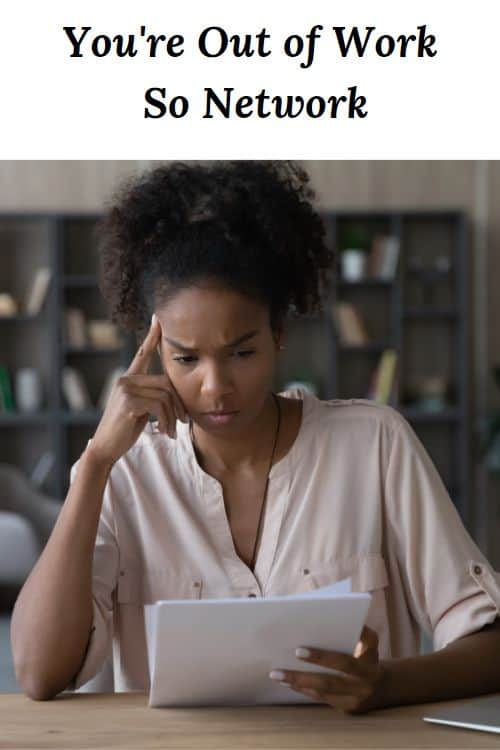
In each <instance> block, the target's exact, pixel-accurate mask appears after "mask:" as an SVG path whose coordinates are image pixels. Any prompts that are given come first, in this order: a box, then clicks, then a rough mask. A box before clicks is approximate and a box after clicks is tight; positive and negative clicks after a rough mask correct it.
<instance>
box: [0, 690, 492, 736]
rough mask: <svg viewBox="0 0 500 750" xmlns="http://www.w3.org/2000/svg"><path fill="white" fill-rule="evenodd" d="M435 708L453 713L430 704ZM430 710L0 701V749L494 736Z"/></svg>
mask: <svg viewBox="0 0 500 750" xmlns="http://www.w3.org/2000/svg"><path fill="white" fill-rule="evenodd" d="M435 705H439V707H444V706H445V705H447V706H448V705H453V704H452V703H451V702H450V703H439V704H435ZM429 708H430V704H427V705H426V706H425V708H424V707H423V706H408V707H401V708H395V709H387V710H385V711H374V712H373V713H370V714H366V715H365V716H347V715H344V714H341V713H337V712H336V711H334V710H333V709H332V708H328V707H327V706H264V707H259V706H256V707H248V708H183V709H172V708H163V709H161V708H149V707H148V705H147V696H146V695H145V694H143V693H116V694H91V693H79V694H72V693H63V694H61V695H60V696H59V697H58V698H56V699H55V700H52V701H46V702H34V701H30V700H29V698H26V697H25V696H23V695H21V694H10V693H6V694H3V695H0V748H2V749H4V748H9V750H13V749H14V748H65V750H70V749H71V748H102V749H103V750H104V749H107V748H120V750H125V749H126V748H134V750H140V749H142V748H163V749H164V750H169V749H170V748H176V750H180V749H181V748H189V749H190V750H198V749H199V748H204V749H205V748H206V749H208V748H214V750H215V749H217V750H223V749H224V748H230V749H231V750H237V748H245V750H250V748H266V749H267V750H271V749H272V748H280V749H284V748H294V750H297V748H303V749H304V750H305V748H307V750H310V749H311V748H349V749H350V750H352V749H353V748H426V749H428V750H430V749H431V748H472V747H474V748H483V747H494V748H497V749H498V747H499V746H500V738H499V736H498V734H490V733H486V732H475V731H471V730H466V729H455V728H453V727H444V726H436V725H432V724H428V723H427V722H424V721H422V718H421V717H422V715H423V714H424V713H425V712H427V711H428V710H429Z"/></svg>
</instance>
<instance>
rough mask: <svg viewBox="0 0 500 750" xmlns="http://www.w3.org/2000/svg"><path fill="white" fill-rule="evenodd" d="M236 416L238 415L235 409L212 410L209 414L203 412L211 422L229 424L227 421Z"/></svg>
mask: <svg viewBox="0 0 500 750" xmlns="http://www.w3.org/2000/svg"><path fill="white" fill-rule="evenodd" d="M236 416H238V412H237V411H227V412H219V413H215V412H212V413H211V414H205V418H206V419H208V420H209V422H211V423H212V424H229V422H231V421H232V420H233V419H234V418H235V417H236Z"/></svg>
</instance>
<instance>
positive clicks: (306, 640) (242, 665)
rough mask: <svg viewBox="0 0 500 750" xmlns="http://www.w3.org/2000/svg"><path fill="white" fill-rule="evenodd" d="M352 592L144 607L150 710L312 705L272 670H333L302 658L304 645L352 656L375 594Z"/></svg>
mask: <svg viewBox="0 0 500 750" xmlns="http://www.w3.org/2000/svg"><path fill="white" fill-rule="evenodd" d="M349 592H350V581H349V580H348V581H343V582H340V583H338V584H335V585H333V586H327V587H324V588H320V589H316V590H315V591H312V592H308V593H306V594H297V595H293V596H284V597H270V598H267V599H266V598H263V599H258V598H255V599H253V598H234V599H206V600H199V599H198V600H191V599H189V600H176V601H162V602H157V603H156V604H150V605H146V606H145V616H146V633H147V645H148V660H149V671H150V678H151V691H150V696H149V705H150V706H203V705H235V704H236V705H253V704H260V703H310V702H311V700H310V699H309V698H307V697H306V696H305V695H302V694H301V693H297V692H294V691H292V690H290V688H287V687H284V686H283V685H280V684H279V683H278V684H276V683H274V682H273V681H272V680H271V679H270V678H269V672H270V671H271V670H272V669H298V670H302V671H318V672H321V671H327V672H330V673H331V670H326V669H323V668H321V667H318V666H316V665H313V664H309V663H307V662H304V661H301V660H300V659H297V658H296V656H295V649H296V648H297V647H298V646H306V647H307V646H310V647H316V648H321V649H329V650H332V651H340V652H342V653H349V654H352V653H353V651H354V648H355V646H356V643H357V641H358V639H359V636H360V634H361V630H362V628H363V624H364V621H365V618H366V615H367V613H368V608H369V606H370V601H371V596H370V594H352V593H349Z"/></svg>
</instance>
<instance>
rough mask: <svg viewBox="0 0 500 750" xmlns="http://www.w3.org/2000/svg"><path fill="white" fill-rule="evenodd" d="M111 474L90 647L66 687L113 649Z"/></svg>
mask: <svg viewBox="0 0 500 750" xmlns="http://www.w3.org/2000/svg"><path fill="white" fill-rule="evenodd" d="M78 464H79V461H77V462H76V463H75V464H74V466H73V467H72V468H71V473H70V483H72V482H73V480H74V478H75V475H76V472H77V470H78ZM111 493H112V473H111V475H110V477H109V478H108V481H107V483H106V487H105V490H104V496H103V504H102V509H101V515H100V518H99V525H98V530H97V536H96V542H95V547H94V554H93V560H92V608H93V616H92V627H91V632H90V637H89V642H88V645H87V649H86V652H85V655H84V658H83V661H82V663H81V665H80V668H79V670H78V672H77V673H76V675H75V676H74V677H73V679H72V680H71V682H70V683H69V685H68V686H67V688H66V689H67V690H76V689H78V688H79V687H81V686H82V685H84V684H85V683H86V682H88V681H89V680H90V679H91V678H92V677H94V676H95V675H96V674H97V673H98V672H99V670H100V669H101V667H102V666H103V665H104V662H105V661H106V658H107V657H108V655H109V653H110V650H111V643H112V637H113V592H114V591H115V589H116V586H117V580H118V569H119V554H118V544H117V541H116V536H115V533H114V521H113V511H112V502H111Z"/></svg>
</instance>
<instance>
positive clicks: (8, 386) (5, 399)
mask: <svg viewBox="0 0 500 750" xmlns="http://www.w3.org/2000/svg"><path fill="white" fill-rule="evenodd" d="M14 410H15V404H14V397H13V395H12V383H11V380H10V375H9V370H8V368H7V366H6V365H0V412H6V411H14Z"/></svg>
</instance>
